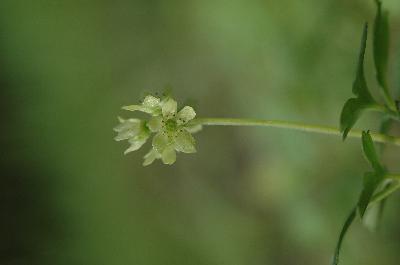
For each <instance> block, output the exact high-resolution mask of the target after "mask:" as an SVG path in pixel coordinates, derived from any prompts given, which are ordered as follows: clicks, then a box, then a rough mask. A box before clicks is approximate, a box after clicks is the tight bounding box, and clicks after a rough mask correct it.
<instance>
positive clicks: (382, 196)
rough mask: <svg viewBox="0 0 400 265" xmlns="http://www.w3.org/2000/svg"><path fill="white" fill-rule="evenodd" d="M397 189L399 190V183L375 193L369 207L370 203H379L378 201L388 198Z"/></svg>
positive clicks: (396, 182)
mask: <svg viewBox="0 0 400 265" xmlns="http://www.w3.org/2000/svg"><path fill="white" fill-rule="evenodd" d="M398 188H400V182H399V181H395V182H394V183H393V184H392V185H390V186H389V187H388V188H387V189H384V190H382V191H380V192H378V193H376V194H375V195H374V196H372V198H371V201H370V204H369V205H371V204H372V203H376V202H380V201H382V200H384V199H386V198H387V197H389V195H390V194H392V193H393V192H395V191H396V190H397V189H398Z"/></svg>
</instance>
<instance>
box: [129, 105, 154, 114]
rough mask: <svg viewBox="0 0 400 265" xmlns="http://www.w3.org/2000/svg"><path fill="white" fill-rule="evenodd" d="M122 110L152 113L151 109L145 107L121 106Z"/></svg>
mask: <svg viewBox="0 0 400 265" xmlns="http://www.w3.org/2000/svg"><path fill="white" fill-rule="evenodd" d="M122 109H123V110H129V111H141V112H144V113H148V114H152V113H153V111H154V110H153V108H149V107H145V106H142V105H129V106H123V107H122Z"/></svg>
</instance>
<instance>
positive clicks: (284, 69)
mask: <svg viewBox="0 0 400 265" xmlns="http://www.w3.org/2000/svg"><path fill="white" fill-rule="evenodd" d="M384 5H385V7H386V8H387V9H388V10H390V14H391V15H390V20H391V33H392V34H391V36H392V38H391V41H392V45H393V47H399V46H400V45H399V39H400V38H399V36H397V35H396V34H397V33H396V32H399V29H400V4H399V3H398V1H397V0H390V1H389V0H387V1H385V2H384ZM374 14H375V6H374V3H373V1H364V0H357V1H346V0H339V1H338V0H327V1H318V0H305V1H297V0H285V1H282V0H280V1H278V0H276V1H275V0H274V1H244V0H235V1H224V0H218V1H215V0H213V1H211V0H202V1H195V0H190V1H182V0H173V1H153V0H152V1H149V0H135V1H128V0H115V1H102V0H96V1H94V0H88V1H50V0H48V1H46V0H38V1H18V0H17V1H14V0H3V1H1V2H0V32H1V39H0V70H1V71H0V85H1V86H2V89H1V90H0V94H1V105H0V109H1V115H2V118H3V122H2V130H1V135H2V137H1V146H2V150H3V152H2V159H1V161H2V162H1V164H2V180H1V185H0V194H1V198H2V199H1V201H0V205H1V207H2V208H1V209H2V211H1V218H0V234H1V240H0V263H1V264H7V265H10V264H12V265H16V264H18V265H19V264H40V265H42V264H52V265H54V264H56V265H58V264H85V265H91V264H93V265H98V264H116V265H120V264H144V265H148V264H149V265H153V264H154V265H158V264H160V265H161V264H162V265H166V264H174V265H176V264H185V265H187V264H195V265H201V264H207V265H212V264H216V265H217V264H218V265H220V264H229V265H231V264H235V265H241V264H246V265H247V264H280V265H281V264H327V263H329V261H330V259H331V257H332V249H333V247H334V245H335V242H336V239H337V234H338V232H339V226H338V224H341V223H342V221H343V219H344V218H345V214H346V213H347V211H348V210H349V209H350V207H351V203H349V202H352V201H356V199H357V197H358V195H359V194H358V193H355V192H354V191H355V190H357V188H358V187H359V186H360V184H361V182H362V179H361V178H360V176H362V172H363V171H364V170H363V169H364V168H365V167H367V166H368V165H367V163H365V161H364V160H363V158H362V156H361V148H360V141H356V140H348V141H346V143H345V144H344V143H342V141H341V139H339V138H330V137H326V136H315V135H314V136H310V135H306V134H302V133H296V132H285V131H281V130H275V129H254V128H215V127H212V128H205V129H204V130H203V131H202V132H200V133H199V134H198V136H197V137H196V139H197V151H198V152H197V154H196V155H191V156H182V158H179V159H178V160H177V162H176V163H175V164H174V165H173V166H169V167H166V166H163V165H158V166H157V165H154V166H152V167H146V168H143V167H142V166H141V160H142V156H143V155H144V154H145V152H146V150H141V151H143V152H142V153H140V152H141V151H138V152H139V153H135V154H129V155H127V156H124V155H123V154H122V152H121V150H122V148H123V146H122V145H118V144H116V143H115V142H114V141H113V137H114V132H113V131H112V127H113V126H114V125H115V124H116V122H117V119H116V117H117V116H118V115H121V113H116V110H117V109H119V107H120V106H121V105H129V104H137V102H136V101H137V100H138V99H139V98H140V97H141V95H142V94H145V93H146V92H154V91H157V90H163V88H164V87H165V86H172V87H174V94H175V95H177V96H178V100H179V101H181V102H184V101H185V100H187V101H188V102H190V104H189V103H188V105H190V106H195V109H196V112H197V115H198V117H207V116H215V117H249V118H268V119H269V118H271V119H289V120H293V121H307V122H310V123H323V124H331V125H336V124H337V123H338V119H339V113H340V109H341V107H342V103H343V102H344V101H345V100H346V99H347V98H348V97H349V96H350V92H349V91H350V87H351V84H352V81H353V77H354V69H355V62H354V58H356V56H357V50H358V48H359V35H360V27H361V26H362V25H363V23H364V21H365V20H367V18H371V17H373V16H374ZM369 45H371V43H369ZM396 50H400V49H396ZM396 57H397V58H396ZM398 58H399V56H398V55H397V56H389V64H388V67H389V72H390V73H393V75H389V76H394V78H393V79H392V80H389V81H388V82H389V83H390V84H394V85H396V86H397V88H398V85H397V83H398V80H399V78H398V77H399V71H398V69H399V67H398V65H400V64H399V60H398ZM365 75H366V78H367V81H368V84H370V83H371V84H375V85H373V87H374V88H375V87H376V85H377V84H376V83H374V80H373V79H371V80H369V78H370V77H372V78H374V69H373V58H372V55H371V54H368V55H366V58H365ZM371 86H372V85H371ZM371 92H372V93H373V94H376V95H379V93H376V92H377V90H375V89H371ZM193 102H194V103H195V104H193ZM221 106H222V107H221ZM125 118H129V117H125ZM377 118H379V117H378V115H375V116H371V117H368V118H367V117H366V118H362V119H361V120H360V121H359V122H358V123H357V127H360V128H363V129H364V128H365V129H367V128H368V129H371V130H372V129H378V128H377V126H375V127H374V126H372V124H377V123H376V120H377ZM398 129H399V128H398V127H396V126H393V128H392V131H391V132H392V133H398ZM397 158H398V149H396V148H395V147H393V148H392V147H388V148H387V150H385V155H384V156H383V157H382V159H383V160H385V165H387V166H388V167H389V166H390V168H392V169H393V170H397V171H399V170H400V168H399V164H398V159H397ZM396 198H398V196H397V197H396ZM396 198H393V200H389V201H388V202H387V205H386V207H387V208H388V209H389V208H390V210H388V209H387V210H388V211H386V213H385V216H384V219H385V222H384V223H385V226H382V227H381V230H380V231H379V233H377V234H372V233H366V232H365V229H364V228H363V227H362V226H360V225H358V224H357V225H355V226H354V227H353V228H354V229H353V230H352V233H351V234H349V235H348V237H347V240H346V242H345V243H344V245H345V246H346V248H343V253H342V256H341V257H342V260H343V261H344V262H343V264H366V265H369V264H371V265H372V264H397V263H398V260H399V253H398V248H399V244H400V243H399V242H400V238H399V235H400V233H399V231H398V230H399V226H398V218H397V217H398V215H399V209H400V206H399V204H398V203H397V201H398V200H396ZM347 207H348V208H347ZM368 239H373V240H368ZM365 249H374V251H368V252H366V251H365ZM361 253H362V255H361Z"/></svg>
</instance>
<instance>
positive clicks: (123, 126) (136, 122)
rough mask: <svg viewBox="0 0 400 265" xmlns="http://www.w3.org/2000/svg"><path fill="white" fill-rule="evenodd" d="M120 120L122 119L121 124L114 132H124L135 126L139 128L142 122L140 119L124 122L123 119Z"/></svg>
mask: <svg viewBox="0 0 400 265" xmlns="http://www.w3.org/2000/svg"><path fill="white" fill-rule="evenodd" d="M118 118H119V117H118ZM119 119H120V124H118V125H117V126H115V127H114V131H116V132H122V131H124V130H127V129H129V128H132V127H134V126H139V125H140V122H141V120H139V119H128V120H124V119H122V118H119Z"/></svg>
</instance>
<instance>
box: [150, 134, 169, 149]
mask: <svg viewBox="0 0 400 265" xmlns="http://www.w3.org/2000/svg"><path fill="white" fill-rule="evenodd" d="M169 143H170V141H169V139H168V137H167V136H166V135H163V134H162V133H158V134H156V135H155V136H154V137H153V142H152V145H153V148H154V149H155V150H156V151H157V152H159V153H162V152H163V151H164V149H165V148H166V147H167V146H168V144H169Z"/></svg>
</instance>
